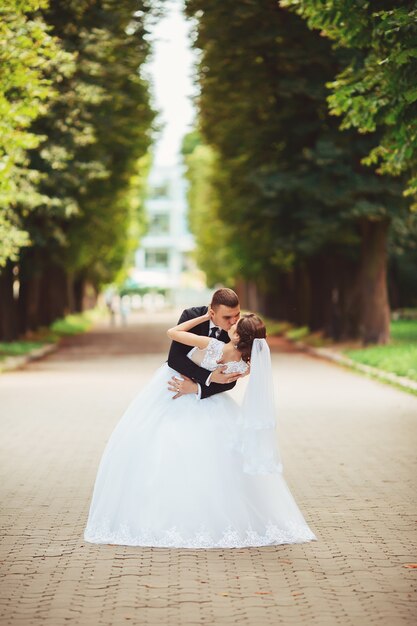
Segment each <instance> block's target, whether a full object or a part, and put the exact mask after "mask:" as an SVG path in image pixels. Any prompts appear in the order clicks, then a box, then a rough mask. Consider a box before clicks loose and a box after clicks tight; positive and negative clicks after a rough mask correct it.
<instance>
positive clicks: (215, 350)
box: [187, 337, 248, 374]
mask: <svg viewBox="0 0 417 626" xmlns="http://www.w3.org/2000/svg"><path fill="white" fill-rule="evenodd" d="M224 346H225V344H224V343H223V341H219V340H218V339H215V338H214V337H212V338H211V339H210V341H209V344H208V346H207V348H204V349H203V350H200V348H193V349H192V350H190V352H189V353H188V355H187V356H188V358H189V359H191V360H192V361H193V362H194V363H196V364H197V365H199V366H200V367H204V369H206V370H209V371H210V372H212V371H213V370H215V369H216V368H217V367H219V363H218V361H219V360H220V359H221V358H222V355H223V349H224ZM223 365H225V366H226V370H225V372H226V373H227V374H231V373H232V372H233V373H234V372H236V373H239V374H244V373H245V372H246V370H247V369H248V364H247V363H245V361H242V359H241V360H240V361H228V362H227V363H224V364H223Z"/></svg>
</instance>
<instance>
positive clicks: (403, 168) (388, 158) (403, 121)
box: [281, 0, 417, 195]
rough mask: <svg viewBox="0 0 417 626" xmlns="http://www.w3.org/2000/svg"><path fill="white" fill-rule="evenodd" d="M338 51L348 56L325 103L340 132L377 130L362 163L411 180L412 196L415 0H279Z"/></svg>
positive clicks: (416, 132)
mask: <svg viewBox="0 0 417 626" xmlns="http://www.w3.org/2000/svg"><path fill="white" fill-rule="evenodd" d="M281 6H285V7H291V8H293V9H294V10H295V11H297V12H298V13H299V14H300V15H302V16H303V17H305V18H306V19H307V22H308V24H309V26H310V27H312V28H316V29H319V30H320V31H321V34H322V35H325V36H327V37H329V38H330V39H331V40H333V41H334V42H335V45H336V46H338V47H345V48H348V49H350V50H352V51H353V54H352V57H351V59H350V61H349V62H348V63H347V64H346V65H345V67H344V68H342V69H341V70H340V71H339V73H338V74H337V76H336V77H335V78H334V79H333V80H331V81H329V86H330V88H331V90H332V93H331V95H330V97H329V104H330V108H331V111H332V113H333V114H335V115H342V116H343V120H342V125H341V127H342V128H351V127H354V128H357V129H358V130H359V132H361V133H373V132H374V131H375V130H376V129H381V130H382V134H381V136H380V140H379V142H378V144H377V145H376V146H374V147H373V148H372V150H371V151H370V152H369V155H368V156H367V157H366V158H364V162H365V163H366V164H368V165H374V164H378V165H379V167H378V172H380V173H382V174H391V175H399V174H402V173H406V174H407V175H409V176H410V174H411V176H410V178H409V181H408V188H407V192H406V193H407V194H408V195H411V194H414V195H415V194H416V193H417V83H416V76H417V7H416V4H415V2H414V0H386V1H384V2H382V3H374V2H371V1H363V2H356V1H355V0H347V1H343V2H341V1H340V0H281Z"/></svg>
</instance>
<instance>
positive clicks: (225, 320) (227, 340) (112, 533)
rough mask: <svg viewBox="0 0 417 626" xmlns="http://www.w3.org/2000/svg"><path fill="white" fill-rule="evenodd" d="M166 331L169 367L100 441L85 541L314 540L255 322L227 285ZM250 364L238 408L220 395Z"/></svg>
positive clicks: (260, 327)
mask: <svg viewBox="0 0 417 626" xmlns="http://www.w3.org/2000/svg"><path fill="white" fill-rule="evenodd" d="M168 335H169V337H170V338H171V339H172V340H173V343H172V346H171V350H170V353H169V358H168V363H165V364H164V365H162V366H161V367H160V368H159V369H158V370H157V372H156V373H155V375H154V377H153V378H152V380H151V381H150V382H149V383H148V384H147V385H146V386H145V387H144V389H142V391H140V392H139V394H138V395H137V396H136V398H135V399H134V400H133V402H132V403H131V404H130V406H129V407H128V409H127V410H126V412H125V413H124V415H123V416H122V418H121V420H120V421H119V423H118V424H117V426H116V428H115V429H114V431H113V433H112V435H111V437H110V439H109V441H108V443H107V445H106V448H105V450H104V453H103V456H102V458H101V462H100V465H99V468H98V473H97V477H96V482H95V486H94V492H93V497H92V502H91V506H90V511H89V516H88V521H87V525H86V528H85V531H84V539H85V540H86V541H89V542H91V543H103V544H120V545H129V546H160V547H172V548H242V547H249V546H264V545H276V544H284V543H303V542H308V541H313V540H315V539H316V537H315V535H314V534H313V532H312V531H311V530H310V528H309V527H308V525H307V523H306V521H305V519H304V517H303V515H302V513H301V511H300V510H299V508H298V506H297V504H296V502H295V500H294V498H293V496H292V495H291V493H290V491H289V489H288V486H287V484H286V482H285V479H284V477H283V475H282V464H281V460H280V456H279V450H278V445H277V439H276V431H275V415H274V402H273V382H272V367H271V357H270V352H269V347H268V344H267V342H266V339H265V337H266V331H265V325H264V323H263V321H262V320H261V319H260V318H259V317H258V316H257V315H255V314H253V313H248V314H246V315H243V316H242V317H240V307H239V300H238V297H237V295H236V294H235V292H234V291H232V290H231V289H219V290H217V291H216V292H215V293H214V295H213V298H212V301H211V303H210V306H208V307H207V306H203V307H195V308H192V309H187V310H185V311H184V312H183V314H182V315H181V318H180V320H179V324H178V325H177V326H175V327H173V328H170V329H169V330H168ZM249 371H250V375H249V382H248V385H247V389H246V392H245V396H244V401H243V404H242V406H239V405H238V404H237V403H236V402H235V401H234V400H233V399H232V398H231V397H230V396H229V394H228V393H224V391H225V390H227V389H230V388H231V387H233V386H234V385H235V383H236V380H237V379H239V378H241V377H242V376H246V375H247V374H248V373H249ZM180 374H181V376H180ZM167 383H168V389H167ZM172 393H174V394H175V395H174V396H173V395H172Z"/></svg>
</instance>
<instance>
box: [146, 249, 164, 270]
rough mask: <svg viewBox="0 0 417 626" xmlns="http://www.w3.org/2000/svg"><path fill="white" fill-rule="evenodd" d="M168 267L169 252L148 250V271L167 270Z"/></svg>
mask: <svg viewBox="0 0 417 626" xmlns="http://www.w3.org/2000/svg"><path fill="white" fill-rule="evenodd" d="M168 265H169V254H168V250H146V252H145V267H146V268H147V269H153V270H154V269H166V268H167V267H168Z"/></svg>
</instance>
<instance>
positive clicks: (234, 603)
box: [0, 314, 417, 626]
mask: <svg viewBox="0 0 417 626" xmlns="http://www.w3.org/2000/svg"><path fill="white" fill-rule="evenodd" d="M174 320H175V314H157V315H149V316H147V317H145V316H144V315H143V317H140V318H138V319H137V320H135V323H134V324H132V325H131V326H128V327H126V328H110V327H107V326H102V327H98V328H96V330H94V331H93V332H91V333H88V334H86V335H83V336H79V337H75V338H71V339H68V340H66V342H65V343H64V345H63V346H62V348H61V349H60V350H59V351H58V352H57V353H55V354H53V355H52V356H50V357H48V358H46V359H44V360H42V361H39V362H36V363H33V364H32V365H30V366H29V367H27V368H26V369H25V370H22V371H16V372H11V373H7V374H4V375H2V376H1V378H0V406H1V423H2V431H3V435H2V442H1V445H2V448H3V451H2V455H1V456H2V463H1V467H2V470H1V490H2V503H3V504H2V517H1V525H2V548H1V556H2V583H1V609H0V621H1V623H2V624H10V625H13V626H15V625H18V624H19V625H20V624H22V625H26V624H27V625H29V624H34V625H36V624H42V625H43V624H48V625H49V624H50V625H53V626H60V625H63V624H67V623H70V624H80V625H83V626H84V625H89V624H92V625H94V626H102V625H110V624H111V625H115V624H117V625H118V624H129V623H131V624H146V625H148V624H149V625H157V624H158V626H159V625H161V626H163V625H169V626H174V625H175V626H177V625H180V624H181V625H185V624H187V625H188V624H203V623H204V624H220V625H223V624H247V625H248V626H249V625H250V626H252V625H255V624H256V626H262V625H263V624H271V625H274V626H276V625H277V624H285V625H286V626H287V625H289V624H308V625H310V624H320V625H321V624H331V625H332V626H333V625H334V624H343V625H350V624H351V625H352V626H353V625H354V626H361V625H365V624H378V625H381V624H384V625H385V624H386V625H387V626H388V625H389V626H396V625H405V624H412V623H415V619H416V616H417V607H416V596H415V586H416V583H415V580H416V575H417V569H414V568H412V567H410V565H412V564H413V563H416V562H417V554H416V543H417V542H416V531H415V526H416V519H417V512H416V510H415V493H416V475H417V471H416V465H417V461H416V455H415V443H414V442H415V437H416V434H417V397H415V396H412V395H407V394H405V393H403V392H400V391H397V390H396V389H394V388H390V387H386V386H383V385H382V384H380V383H377V382H374V381H371V380H368V379H366V378H364V377H361V376H359V375H357V374H354V373H351V372H348V371H345V370H343V369H341V368H338V367H336V366H333V365H330V364H327V363H325V362H322V361H319V360H317V359H314V358H311V357H308V356H305V355H304V354H300V353H297V352H294V351H285V350H284V349H280V350H278V349H277V350H275V351H274V355H273V362H274V375H275V379H276V384H277V389H278V404H279V408H280V426H279V430H280V434H281V448H282V453H283V458H284V464H285V475H286V479H287V481H288V484H289V486H290V488H291V490H292V492H293V494H294V496H295V497H296V499H297V502H298V504H299V506H300V508H301V509H302V511H303V513H304V514H305V516H306V518H307V520H308V522H309V524H310V525H311V528H312V529H313V530H314V532H315V533H316V534H317V537H318V541H317V542H313V543H307V544H300V545H283V546H272V547H262V548H250V549H230V550H221V549H218V550H172V549H165V548H154V549H153V548H131V547H122V546H96V545H91V544H87V543H85V542H84V541H83V537H82V534H83V529H84V524H85V521H86V516H87V512H88V506H89V502H90V497H91V490H92V487H93V483H94V478H95V474H96V470H97V464H98V462H99V459H100V456H101V453H102V450H103V447H104V445H105V442H106V440H107V438H108V436H109V435H110V433H111V430H112V428H113V427H114V425H115V424H116V422H117V420H118V419H119V417H120V415H121V413H122V411H123V410H124V408H125V407H126V405H127V403H128V402H129V401H130V399H131V398H132V397H133V396H134V395H135V393H136V392H137V390H138V389H139V388H140V386H141V385H142V384H143V383H145V382H146V381H147V380H148V379H149V378H150V376H151V375H152V372H153V371H154V370H155V368H156V367H158V365H159V364H161V363H162V362H163V360H164V358H165V354H166V350H167V347H168V340H167V338H166V335H165V329H166V328H167V327H168V326H169V324H171V322H173V321H174ZM241 392H242V387H241V388H240V390H239V391H238V394H239V393H241ZM413 502H414V504H413Z"/></svg>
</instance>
